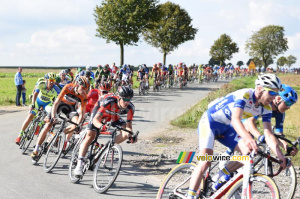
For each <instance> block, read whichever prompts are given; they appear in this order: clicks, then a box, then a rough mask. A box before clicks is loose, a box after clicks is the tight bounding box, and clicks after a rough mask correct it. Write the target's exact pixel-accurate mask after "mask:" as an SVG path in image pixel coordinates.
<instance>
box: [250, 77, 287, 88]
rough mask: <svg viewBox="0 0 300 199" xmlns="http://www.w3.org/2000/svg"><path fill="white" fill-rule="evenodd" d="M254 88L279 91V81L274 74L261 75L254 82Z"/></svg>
mask: <svg viewBox="0 0 300 199" xmlns="http://www.w3.org/2000/svg"><path fill="white" fill-rule="evenodd" d="M255 86H262V87H266V88H271V89H279V90H280V89H281V87H282V86H281V81H280V79H279V78H278V77H277V76H276V75H274V74H263V75H259V76H258V78H257V79H256V80H255Z"/></svg>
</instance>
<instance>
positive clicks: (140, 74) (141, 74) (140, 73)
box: [138, 70, 146, 79]
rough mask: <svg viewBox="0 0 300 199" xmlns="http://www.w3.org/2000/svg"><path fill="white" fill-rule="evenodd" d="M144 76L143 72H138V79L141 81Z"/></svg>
mask: <svg viewBox="0 0 300 199" xmlns="http://www.w3.org/2000/svg"><path fill="white" fill-rule="evenodd" d="M145 74H146V72H145V70H138V78H140V79H143V77H144V75H145Z"/></svg>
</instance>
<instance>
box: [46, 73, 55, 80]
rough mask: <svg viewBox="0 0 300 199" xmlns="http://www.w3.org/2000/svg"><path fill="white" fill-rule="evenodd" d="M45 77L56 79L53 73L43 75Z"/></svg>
mask: <svg viewBox="0 0 300 199" xmlns="http://www.w3.org/2000/svg"><path fill="white" fill-rule="evenodd" d="M44 77H45V79H47V80H48V79H49V80H55V79H56V75H55V74H54V73H47V74H46V75H45V76H44Z"/></svg>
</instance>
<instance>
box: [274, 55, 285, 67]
mask: <svg viewBox="0 0 300 199" xmlns="http://www.w3.org/2000/svg"><path fill="white" fill-rule="evenodd" d="M276 64H277V66H279V67H283V66H284V65H286V64H287V58H286V57H284V56H281V57H279V58H278V59H277V62H276Z"/></svg>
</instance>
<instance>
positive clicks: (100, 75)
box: [99, 70, 110, 78]
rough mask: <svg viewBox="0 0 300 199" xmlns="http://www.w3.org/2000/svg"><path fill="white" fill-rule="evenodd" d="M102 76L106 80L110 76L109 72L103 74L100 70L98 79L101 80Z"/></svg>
mask: <svg viewBox="0 0 300 199" xmlns="http://www.w3.org/2000/svg"><path fill="white" fill-rule="evenodd" d="M102 76H104V77H105V78H108V77H109V76H110V71H109V70H107V71H106V72H104V70H101V71H100V74H99V78H102Z"/></svg>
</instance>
